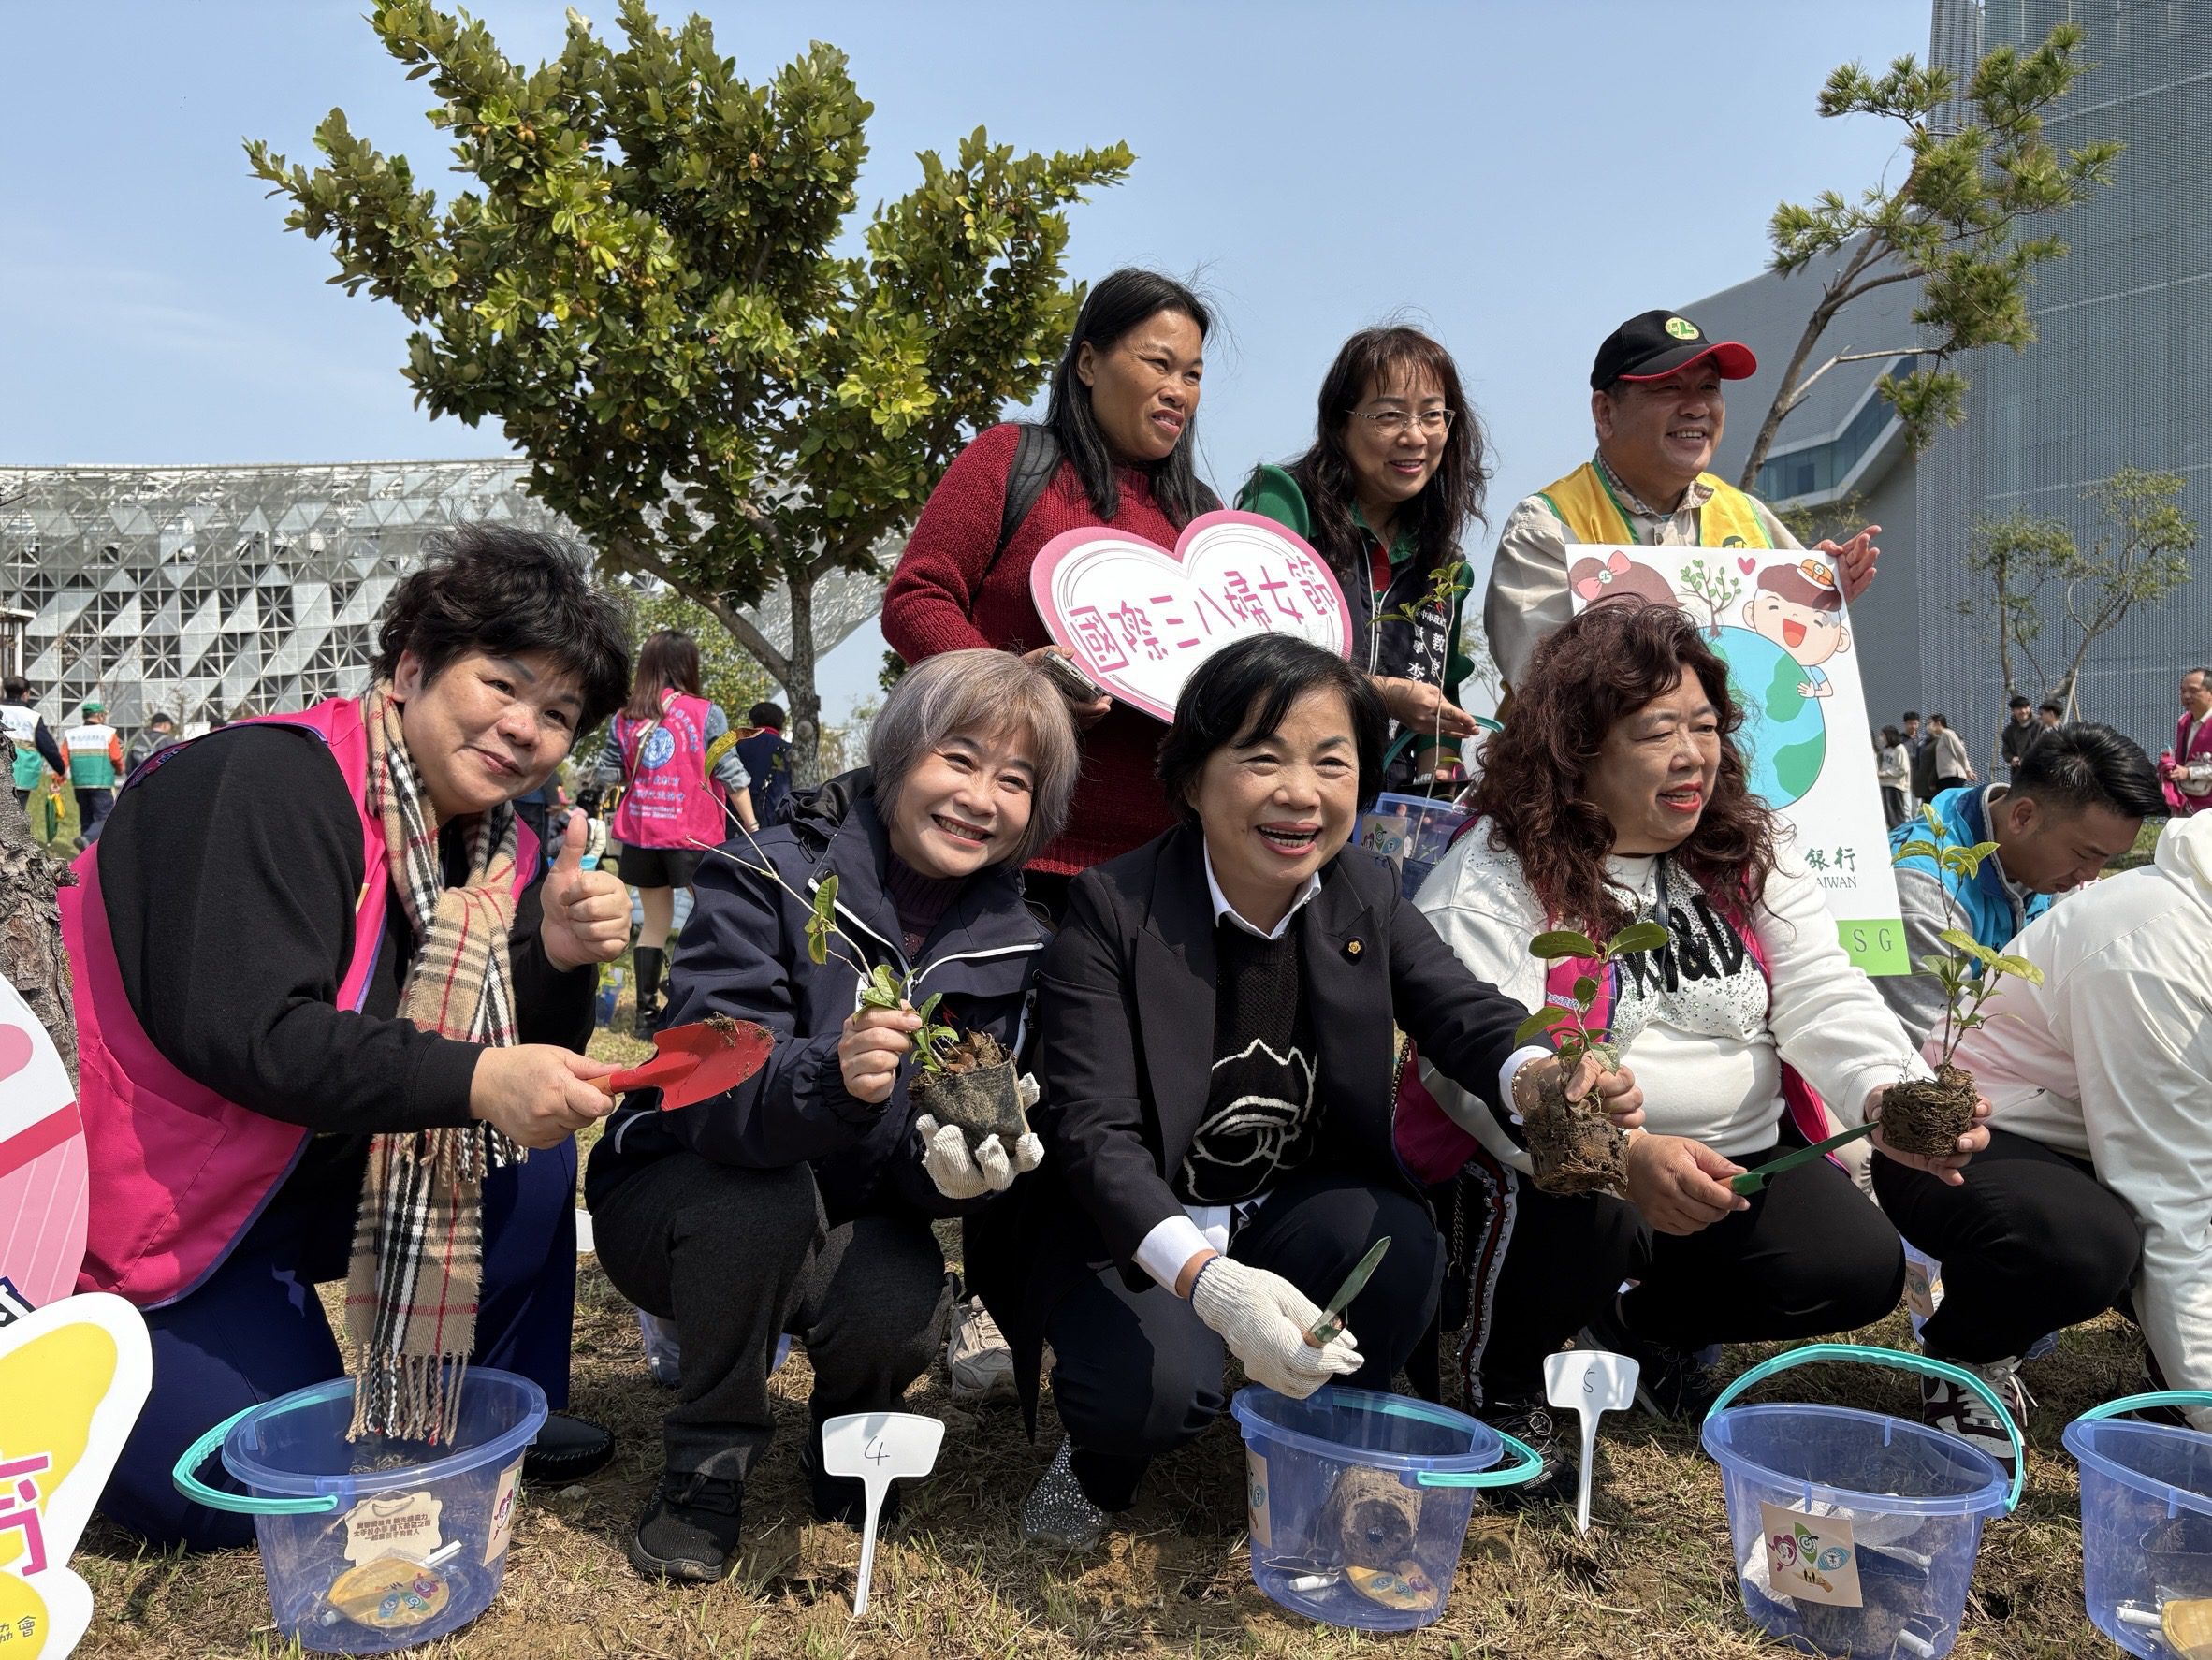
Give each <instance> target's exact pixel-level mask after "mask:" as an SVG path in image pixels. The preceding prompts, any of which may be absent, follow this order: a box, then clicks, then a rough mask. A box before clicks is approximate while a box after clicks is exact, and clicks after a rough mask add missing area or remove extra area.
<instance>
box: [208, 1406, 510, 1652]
mask: <svg viewBox="0 0 2212 1660" xmlns="http://www.w3.org/2000/svg"><path fill="white" fill-rule="evenodd" d="M460 1390H461V1392H460V1419H459V1426H458V1430H457V1432H456V1434H455V1435H454V1438H453V1442H452V1444H451V1445H450V1446H447V1447H428V1446H424V1445H423V1444H421V1443H419V1442H403V1441H389V1440H383V1439H369V1440H362V1441H358V1442H349V1441H348V1440H347V1439H346V1438H345V1432H346V1428H347V1426H348V1424H350V1423H351V1421H352V1420H353V1411H354V1386H353V1381H352V1379H350V1378H343V1377H342V1378H338V1379H336V1380H335V1381H333V1382H330V1383H318V1384H316V1385H314V1386H313V1387H312V1388H310V1389H303V1390H295V1391H293V1392H292V1393H290V1394H288V1395H284V1396H280V1397H279V1398H278V1399H276V1400H274V1401H264V1402H262V1403H261V1404H260V1405H255V1406H249V1407H247V1408H246V1409H245V1410H244V1411H243V1412H240V1413H239V1414H237V1415H236V1416H235V1417H232V1418H230V1419H228V1420H226V1421H225V1422H223V1423H220V1424H217V1425H216V1426H215V1427H214V1428H213V1429H211V1430H210V1431H209V1432H208V1433H207V1434H204V1435H202V1436H201V1437H200V1438H199V1439H198V1440H197V1441H196V1442H194V1443H193V1444H192V1446H190V1447H189V1448H187V1449H185V1451H184V1456H183V1457H182V1458H181V1459H179V1460H178V1461H177V1468H176V1472H175V1478H176V1484H177V1488H178V1490H179V1491H180V1492H182V1493H183V1494H184V1495H185V1496H186V1497H187V1498H190V1499H193V1500H195V1501H196V1502H197V1503H199V1504H203V1505H207V1506H209V1507H212V1508H215V1509H219V1510H231V1511H236V1512H239V1513H240V1514H243V1515H248V1516H251V1517H253V1518H254V1528H255V1535H256V1536H257V1537H258V1539H259V1542H260V1546H261V1569H262V1574H263V1576H264V1578H265V1579H266V1580H268V1583H269V1607H270V1608H271V1609H273V1610H274V1611H275V1613H276V1624H277V1629H278V1631H279V1632H280V1633H282V1635H283V1636H284V1638H287V1639H289V1638H297V1639H298V1642H299V1646H300V1647H301V1648H303V1649H311V1650H314V1651H316V1652H318V1653H331V1654H379V1653H386V1652H387V1651H389V1650H392V1649H404V1648H412V1647H414V1646H415V1644H417V1643H425V1642H429V1641H430V1640H432V1639H433V1638H440V1637H444V1635H445V1634H446V1633H447V1632H449V1631H455V1630H458V1629H459V1628H460V1627H461V1626H463V1625H466V1624H468V1623H469V1622H470V1621H471V1620H473V1619H474V1618H475V1617H476V1616H477V1615H478V1614H481V1613H482V1612H483V1611H484V1610H485V1609H487V1608H488V1607H489V1606H490V1604H491V1599H492V1598H493V1597H494V1596H495V1595H497V1594H499V1588H500V1581H501V1580H502V1578H504V1576H505V1574H506V1568H507V1540H508V1536H509V1535H510V1533H511V1531H512V1529H513V1526H514V1520H515V1506H516V1503H517V1496H518V1493H519V1490H520V1484H521V1479H522V1455H523V1451H524V1449H527V1448H528V1447H529V1446H530V1444H531V1442H532V1441H534V1440H536V1439H537V1435H538V1430H539V1428H540V1427H541V1426H542V1425H543V1424H544V1423H545V1421H546V1394H545V1391H543V1390H541V1389H539V1388H538V1386H537V1385H536V1384H534V1383H532V1382H531V1381H530V1379H529V1378H527V1377H517V1376H515V1375H514V1374H513V1373H510V1372H499V1371H494V1370H493V1369H491V1368H490V1367H488V1366H473V1367H471V1368H469V1370H468V1371H467V1372H466V1373H465V1374H464V1375H463V1376H462V1379H461V1386H460ZM218 1446H220V1447H221V1448H222V1449H223V1463H224V1467H225V1468H226V1469H227V1470H228V1471H229V1472H230V1474H231V1475H232V1476H233V1477H234V1478H237V1479H238V1480H239V1481H240V1483H242V1484H243V1485H244V1487H245V1489H246V1492H245V1493H243V1494H240V1493H225V1492H221V1491H219V1490H217V1489H214V1488H211V1487H209V1486H207V1485H205V1484H204V1483H202V1482H201V1481H200V1480H199V1479H198V1478H197V1477H196V1471H197V1470H198V1469H199V1467H200V1465H201V1464H202V1463H205V1462H206V1461H207V1459H208V1457H209V1455H210V1454H211V1453H212V1452H213V1451H214V1450H215V1449H216V1448H217V1447H218Z"/></svg>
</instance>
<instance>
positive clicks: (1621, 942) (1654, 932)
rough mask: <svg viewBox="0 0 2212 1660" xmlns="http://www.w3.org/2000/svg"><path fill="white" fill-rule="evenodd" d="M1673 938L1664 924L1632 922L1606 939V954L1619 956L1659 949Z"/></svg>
mask: <svg viewBox="0 0 2212 1660" xmlns="http://www.w3.org/2000/svg"><path fill="white" fill-rule="evenodd" d="M1673 938H1674V936H1673V935H1671V934H1669V933H1668V932H1667V931H1666V926H1665V925H1663V924H1660V923H1654V922H1649V921H1647V922H1640V923H1630V924H1629V925H1628V926H1626V927H1625V928H1623V929H1622V930H1621V931H1620V932H1619V933H1618V934H1615V935H1614V936H1613V937H1612V938H1611V939H1608V940H1607V941H1606V955H1608V956H1609V957H1617V956H1624V955H1626V954H1628V953H1630V952H1637V951H1657V950H1658V949H1659V948H1660V947H1661V946H1663V945H1665V944H1666V943H1667V941H1668V940H1670V939H1673Z"/></svg>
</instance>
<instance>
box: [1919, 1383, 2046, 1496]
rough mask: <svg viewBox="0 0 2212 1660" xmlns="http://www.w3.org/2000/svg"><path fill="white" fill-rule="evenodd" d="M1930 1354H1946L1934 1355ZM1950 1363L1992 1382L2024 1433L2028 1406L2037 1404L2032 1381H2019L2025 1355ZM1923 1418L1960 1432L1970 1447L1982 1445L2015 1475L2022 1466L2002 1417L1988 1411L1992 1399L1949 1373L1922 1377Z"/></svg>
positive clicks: (1940, 1427) (1931, 1426) (1949, 1431)
mask: <svg viewBox="0 0 2212 1660" xmlns="http://www.w3.org/2000/svg"><path fill="white" fill-rule="evenodd" d="M1929 1358H1930V1359H1937V1360H1940V1359H1943V1357H1942V1356H1931V1357H1929ZM1948 1363H1949V1364H1951V1365H1954V1366H1957V1367H1959V1368H1960V1369H1961V1370H1963V1371H1967V1372H1972V1374H1973V1375H1974V1376H1976V1377H1978V1378H1980V1379H1981V1380H1982V1381H1983V1382H1984V1383H1986V1384H1987V1385H1988V1386H1989V1391H1990V1393H1992V1394H1994V1395H1995V1396H1996V1397H1997V1398H1998V1399H1999V1400H2001V1401H2002V1402H2003V1403H2004V1407H2005V1410H2006V1411H2007V1412H2009V1413H2011V1414H2012V1418H2013V1422H2014V1423H2015V1424H2016V1425H2017V1426H2019V1428H2020V1431H2021V1434H2022V1435H2023V1436H2025V1434H2026V1433H2027V1424H2028V1408H2029V1407H2030V1406H2032V1405H2034V1404H2035V1397H2034V1396H2032V1395H2030V1393H2029V1392H2028V1386H2027V1385H2026V1384H2025V1383H2023V1382H2022V1381H2021V1380H2020V1357H2019V1356H2017V1355H2008V1356H2006V1357H2005V1358H2004V1359H2003V1360H2001V1361H1989V1362H1987V1363H1986V1365H1980V1366H1970V1365H1968V1364H1967V1363H1966V1362H1965V1361H1949V1362H1948ZM1920 1421H1921V1422H1922V1423H1924V1424H1926V1425H1928V1428H1929V1429H1931V1430H1942V1431H1943V1432H1945V1433H1946V1434H1953V1435H1957V1437H1958V1438H1959V1439H1960V1440H1961V1441H1964V1442H1965V1443H1966V1444H1967V1445H1968V1446H1970V1447H1978V1448H1980V1449H1982V1450H1983V1451H1984V1452H1986V1453H1987V1454H1988V1455H1989V1456H1990V1457H1991V1458H1993V1459H1995V1460H1996V1461H1997V1467H1998V1468H1999V1469H2001V1470H2002V1471H2003V1472H2004V1473H2005V1475H2006V1477H2007V1478H2010V1477H2011V1476H2012V1474H2013V1473H2014V1471H2015V1469H2016V1467H2017V1466H2016V1463H2015V1460H2014V1458H2013V1441H2012V1437H2011V1436H2010V1435H2008V1434H2005V1433H2004V1426H2003V1425H2002V1424H2001V1423H2000V1422H1998V1421H1997V1414H1995V1413H1994V1412H1992V1411H1990V1410H1989V1403H1988V1402H1986V1401H1985V1400H1983V1399H1982V1397H1981V1396H1980V1395H1978V1394H1976V1393H1974V1391H1972V1390H1970V1389H1968V1388H1966V1387H1965V1386H1964V1385H1962V1384H1957V1383H1953V1382H1952V1381H1951V1380H1950V1379H1949V1378H1948V1377H1923V1378H1922V1379H1921V1380H1920Z"/></svg>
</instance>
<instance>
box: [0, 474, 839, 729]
mask: <svg viewBox="0 0 2212 1660" xmlns="http://www.w3.org/2000/svg"><path fill="white" fill-rule="evenodd" d="M526 473H527V469H526V465H525V463H523V462H521V461H519V460H509V459H502V460H487V461H361V462H342V463H338V464H333V465H321V466H318V465H270V466H241V467H40V468H0V609H5V608H8V607H12V608H14V609H17V610H20V611H22V612H26V613H28V617H27V619H24V620H23V622H22V653H21V656H22V672H23V673H24V674H25V675H27V677H29V678H30V680H31V682H32V684H33V686H34V687H36V690H37V693H38V707H39V711H40V713H42V714H43V715H45V717H46V718H47V720H48V721H51V722H55V723H57V724H58V723H60V722H62V721H65V720H72V719H74V718H75V716H76V712H77V709H78V707H79V706H80V704H82V703H83V701H84V700H85V699H86V698H87V697H94V696H96V697H98V698H100V699H101V700H102V701H103V702H105V703H106V705H107V706H108V713H109V719H110V720H111V721H113V722H114V724H116V725H117V726H120V727H122V728H124V729H125V730H126V731H127V730H129V729H131V728H133V727H136V726H138V725H139V724H141V723H142V722H143V721H144V719H145V717H146V715H147V714H149V713H150V712H152V711H153V710H155V709H162V710H167V712H168V713H169V714H171V715H173V716H176V717H177V718H178V719H179V720H180V721H181V722H182V724H183V726H184V727H185V729H186V730H188V731H189V730H191V729H193V728H195V727H196V726H198V725H200V724H202V723H206V722H210V721H215V720H218V719H227V718H229V717H232V716H235V715H238V714H241V713H254V714H267V713H270V712H273V711H275V710H278V709H286V708H298V707H300V706H304V705H307V704H311V703H313V702H315V701H317V700H318V699H321V698H326V697H330V696H334V695H341V694H350V693H353V692H358V691H360V690H361V689H362V687H363V686H364V685H365V684H366V682H367V677H368V667H369V660H370V657H371V654H372V653H373V650H374V646H375V622H376V614H377V611H378V609H379V608H380V607H381V606H382V605H383V604H384V602H385V600H386V598H387V597H389V595H390V593H391V590H392V589H393V587H394V585H396V584H397V583H398V582H399V580H400V578H401V577H402V576H404V575H406V574H407V573H408V572H410V571H412V570H414V569H415V567H416V565H417V564H419V563H420V562H421V561H422V558H423V546H424V543H425V540H426V539H427V538H428V537H429V536H430V535H432V534H433V533H434V532H436V531H440V530H444V529H446V528H449V527H451V526H453V525H457V524H461V523H464V522H468V521H472V520H479V519H485V520H495V521H499V522H503V523H511V524H518V525H522V526H524V527H526V528H530V529H533V530H541V531H549V532H551V533H554V534H556V535H561V536H566V537H569V538H570V539H572V540H578V541H580V540H581V538H580V537H579V536H578V533H577V531H575V527H574V526H572V525H570V524H569V523H568V521H567V520H566V519H564V518H562V517H560V515H558V514H556V513H554V512H552V511H551V510H550V509H548V508H546V507H545V506H544V505H543V504H541V503H540V502H537V501H536V500H535V499H533V498H532V497H531V496H530V495H529V494H527V493H526V492H525V491H524V489H523V488H522V486H523V480H524V478H525V476H526ZM880 603H881V586H880V583H878V582H875V581H873V580H871V579H869V578H867V577H866V576H858V575H842V574H840V575H837V576H833V577H832V578H830V579H829V580H828V581H826V582H824V583H822V585H820V586H819V587H818V589H817V590H816V595H815V636H816V641H817V647H818V649H819V650H822V651H827V650H828V649H829V648H831V647H832V646H834V645H836V644H837V641H838V640H841V639H843V638H844V637H845V635H847V634H848V633H851V631H852V630H853V629H854V628H856V627H858V626H859V625H860V623H861V622H863V621H865V620H866V619H867V618H868V617H870V616H872V615H874V613H875V612H876V610H877V609H878V608H879V606H880ZM749 615H750V616H751V617H752V618H753V619H754V620H756V621H757V622H758V623H759V624H760V625H761V627H762V629H763V631H764V633H766V634H767V635H768V636H769V638H770V639H771V640H773V641H774V642H775V643H776V644H777V645H778V646H779V647H781V648H788V645H789V640H790V619H789V613H788V606H787V605H785V604H778V603H776V602H773V601H772V602H769V603H766V604H763V605H762V606H760V607H759V608H757V609H756V610H754V611H752V612H750V613H749Z"/></svg>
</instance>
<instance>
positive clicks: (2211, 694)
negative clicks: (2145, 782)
mask: <svg viewBox="0 0 2212 1660" xmlns="http://www.w3.org/2000/svg"><path fill="white" fill-rule="evenodd" d="M2160 762H2161V764H2160V768H2159V770H2160V771H2161V772H2162V773H2163V774H2164V775H2165V779H2166V799H2167V800H2168V801H2170V802H2172V803H2173V804H2174V810H2175V812H2176V814H2178V815H2180V816H2182V817H2184V818H2186V817H2188V816H2189V815H2190V814H2192V813H2199V812H2202V811H2204V810H2205V805H2206V804H2207V803H2212V668H2204V669H2190V671H2189V673H2187V674H2186V675H2183V676H2182V677H2181V719H2180V720H2179V721H2176V722H2175V725H2174V747H2173V749H2171V750H2168V751H2167V752H2166V753H2165V754H2164V755H2163V756H2161V757H2160Z"/></svg>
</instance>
